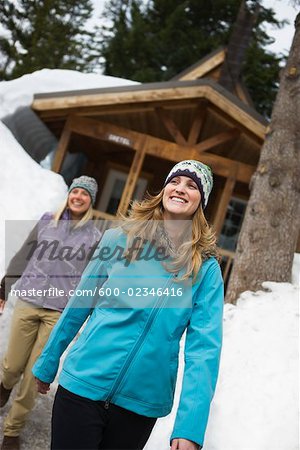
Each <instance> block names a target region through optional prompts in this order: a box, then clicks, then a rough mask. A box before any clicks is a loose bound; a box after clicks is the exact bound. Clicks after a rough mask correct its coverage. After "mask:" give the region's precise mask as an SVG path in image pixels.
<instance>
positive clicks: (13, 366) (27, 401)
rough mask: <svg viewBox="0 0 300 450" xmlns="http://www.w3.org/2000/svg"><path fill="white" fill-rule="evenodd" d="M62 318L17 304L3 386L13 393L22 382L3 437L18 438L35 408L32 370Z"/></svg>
mask: <svg viewBox="0 0 300 450" xmlns="http://www.w3.org/2000/svg"><path fill="white" fill-rule="evenodd" d="M59 317H60V312H58V311H54V310H51V309H44V308H38V307H35V306H33V305H30V303H27V302H24V301H22V300H18V301H17V303H16V306H15V310H14V313H13V316H12V323H11V329H10V336H9V342H8V348H7V351H6V354H5V356H4V359H3V378H2V383H3V385H4V387H5V388H6V389H11V388H12V387H13V386H14V385H15V384H16V383H17V382H18V381H19V379H20V378H21V375H22V374H23V377H22V380H21V382H20V386H19V390H18V393H17V395H16V397H15V399H14V400H13V403H12V406H11V408H10V410H9V413H8V416H7V417H6V419H5V421H4V435H5V436H18V435H19V434H20V430H21V428H22V427H23V426H24V424H25V420H26V417H27V415H28V413H29V412H30V411H31V409H32V408H33V406H34V401H35V398H36V396H37V389H36V384H35V379H34V376H33V375H32V373H31V369H32V367H33V365H34V363H35V361H36V360H37V358H38V356H39V355H40V354H41V351H42V349H43V347H44V345H45V343H46V342H47V339H48V337H49V334H50V332H51V330H52V328H53V327H54V325H55V323H56V322H57V320H58V319H59Z"/></svg>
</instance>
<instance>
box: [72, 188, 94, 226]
mask: <svg viewBox="0 0 300 450" xmlns="http://www.w3.org/2000/svg"><path fill="white" fill-rule="evenodd" d="M90 204H91V197H90V194H89V193H88V191H86V190H85V189H82V188H79V187H75V188H74V189H72V191H71V192H70V193H69V196H68V207H69V209H70V212H71V216H72V219H77V218H81V217H82V216H84V214H85V213H86V212H87V210H88V209H89V207H90Z"/></svg>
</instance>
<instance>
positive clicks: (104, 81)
mask: <svg viewBox="0 0 300 450" xmlns="http://www.w3.org/2000/svg"><path fill="white" fill-rule="evenodd" d="M131 84H132V85H133V84H139V83H137V82H136V81H131V80H125V79H123V78H117V77H109V76H105V75H98V74H94V73H80V72H76V71H75V70H59V69H54V70H51V69H42V70H38V71H36V72H34V73H31V74H28V75H23V76H22V77H20V78H17V79H16V80H11V81H2V82H0V118H2V117H4V116H6V115H8V114H12V113H13V112H14V111H15V110H16V109H17V108H18V107H20V106H29V105H31V103H32V100H33V94H39V93H44V92H58V91H70V90H77V89H93V88H105V87H114V86H127V85H131Z"/></svg>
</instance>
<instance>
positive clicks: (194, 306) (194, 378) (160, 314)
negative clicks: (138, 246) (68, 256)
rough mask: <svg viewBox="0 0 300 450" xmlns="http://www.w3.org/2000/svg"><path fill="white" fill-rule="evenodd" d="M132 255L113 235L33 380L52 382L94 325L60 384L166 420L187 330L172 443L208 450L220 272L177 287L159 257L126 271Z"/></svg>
mask: <svg viewBox="0 0 300 450" xmlns="http://www.w3.org/2000/svg"><path fill="white" fill-rule="evenodd" d="M125 247H126V235H125V234H124V233H123V232H122V231H121V230H120V229H113V230H109V231H106V232H105V234H104V235H103V238H102V240H101V242H100V245H99V247H98V249H97V250H96V252H95V255H94V257H93V260H92V261H91V262H90V263H89V265H88V266H87V268H86V270H85V272H84V273H83V276H82V279H81V281H80V283H79V285H78V286H77V294H76V293H75V295H74V296H73V297H72V298H71V300H70V301H69V304H68V306H67V307H66V308H65V310H64V312H63V314H62V315H61V317H60V319H59V321H58V322H57V324H56V326H55V327H54V329H53V331H52V333H51V335H50V338H49V340H48V342H47V344H46V346H45V348H44V350H43V352H42V354H41V356H40V358H39V359H38V360H37V362H36V364H35V365H34V367H33V374H34V375H35V376H36V377H37V378H39V379H40V380H42V381H44V382H47V383H51V382H52V381H53V380H54V378H55V375H56V373H57V370H58V366H59V359H60V356H61V355H62V353H63V352H64V350H65V349H66V347H67V346H68V344H69V343H70V342H71V341H72V339H73V338H74V337H75V336H76V334H77V332H78V331H79V330H80V328H81V327H82V325H83V323H84V322H85V321H86V319H88V320H87V323H86V325H85V327H84V329H83V331H82V333H81V334H80V336H79V337H78V339H77V340H76V341H75V343H74V344H73V346H72V347H71V349H70V351H69V353H68V355H67V357H66V359H65V361H64V364H63V368H62V371H61V373H60V377H59V383H60V384H61V385H62V386H63V387H64V388H65V389H67V390H69V391H71V392H73V393H75V394H77V395H80V396H83V397H86V398H89V399H92V400H103V401H106V402H107V403H106V405H107V406H108V407H109V402H111V403H114V404H116V405H119V406H121V407H123V408H126V409H128V410H131V411H134V412H136V413H138V414H142V415H145V416H148V417H162V416H166V415H167V414H169V413H170V411H171V409H172V404H173V397H174V390H175V383H176V375H177V369H178V354H179V342H180V338H181V336H182V334H183V332H184V331H185V330H186V331H187V334H186V341H185V350H184V353H185V368H184V376H183V383H182V391H181V396H180V402H179V406H178V411H177V416H176V421H175V425H174V429H173V433H172V436H171V438H170V439H171V440H172V439H173V438H185V439H189V440H191V441H194V442H196V443H198V444H201V445H203V440H204V433H205V429H206V425H207V421H208V415H209V409H210V403H211V400H212V397H213V394H214V390H215V385H216V381H217V375H218V369H219V360H220V351H221V341H222V311H223V280H222V276H221V272H220V267H219V264H218V262H217V261H216V259H215V258H212V257H211V258H209V259H207V260H206V261H205V262H204V263H203V264H202V267H201V270H200V272H199V274H198V276H197V279H196V282H195V283H193V284H192V283H184V282H181V281H180V282H177V281H176V280H175V278H176V275H175V276H174V275H173V274H171V273H170V272H168V271H167V270H166V269H165V267H164V266H163V264H162V262H160V261H158V260H157V259H159V258H158V257H157V258H153V257H152V258H150V257H149V254H148V255H146V256H145V257H144V258H142V259H140V260H138V261H133V262H131V263H130V264H129V265H127V264H125V260H124V259H120V258H119V256H120V249H122V248H125ZM145 250H147V246H146V247H145ZM152 256H153V255H152ZM179 275H180V273H179Z"/></svg>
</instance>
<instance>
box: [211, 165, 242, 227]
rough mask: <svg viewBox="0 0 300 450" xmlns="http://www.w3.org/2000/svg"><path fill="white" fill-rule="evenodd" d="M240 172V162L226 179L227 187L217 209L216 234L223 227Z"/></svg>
mask: <svg viewBox="0 0 300 450" xmlns="http://www.w3.org/2000/svg"><path fill="white" fill-rule="evenodd" d="M237 172H238V163H236V164H235V165H233V166H232V170H231V174H230V176H229V177H228V178H227V180H226V184H225V188H224V190H223V192H222V196H221V201H220V204H219V207H218V209H217V213H216V215H215V217H214V221H213V223H214V230H215V232H216V235H217V236H219V235H220V233H221V230H222V227H223V223H224V220H225V216H226V212H227V209H228V204H229V201H230V199H231V197H232V193H233V190H234V187H235V183H236V175H237Z"/></svg>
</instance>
